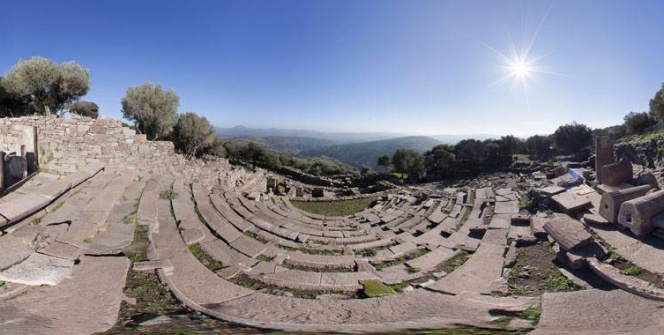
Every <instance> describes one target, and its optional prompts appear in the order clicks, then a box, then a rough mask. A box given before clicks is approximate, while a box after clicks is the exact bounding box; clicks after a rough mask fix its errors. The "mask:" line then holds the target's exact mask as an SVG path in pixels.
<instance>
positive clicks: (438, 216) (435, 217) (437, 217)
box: [427, 209, 447, 224]
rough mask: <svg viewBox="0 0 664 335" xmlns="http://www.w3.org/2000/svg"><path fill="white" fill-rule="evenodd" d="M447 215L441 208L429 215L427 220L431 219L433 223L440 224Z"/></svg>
mask: <svg viewBox="0 0 664 335" xmlns="http://www.w3.org/2000/svg"><path fill="white" fill-rule="evenodd" d="M446 217H447V215H446V214H444V213H443V212H441V211H440V209H436V210H434V211H433V212H432V213H431V214H430V215H429V216H427V220H429V221H430V222H431V223H435V224H439V223H441V222H443V220H445V218H446Z"/></svg>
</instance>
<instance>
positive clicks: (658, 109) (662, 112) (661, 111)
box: [650, 83, 664, 120]
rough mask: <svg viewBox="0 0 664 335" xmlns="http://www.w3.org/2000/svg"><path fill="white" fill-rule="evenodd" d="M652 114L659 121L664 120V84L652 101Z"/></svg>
mask: <svg viewBox="0 0 664 335" xmlns="http://www.w3.org/2000/svg"><path fill="white" fill-rule="evenodd" d="M650 114H651V115H652V116H653V117H654V118H655V119H657V120H664V83H662V87H661V88H660V89H659V91H657V92H656V93H655V96H654V97H653V98H652V99H650Z"/></svg>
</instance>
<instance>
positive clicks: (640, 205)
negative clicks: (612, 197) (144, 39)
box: [618, 191, 664, 236]
mask: <svg viewBox="0 0 664 335" xmlns="http://www.w3.org/2000/svg"><path fill="white" fill-rule="evenodd" d="M663 211H664V191H657V192H654V193H651V194H648V195H645V196H642V197H639V198H636V199H632V200H628V201H625V202H624V203H623V204H622V205H621V206H620V212H619V213H618V223H619V224H620V225H622V226H624V227H626V228H629V230H631V231H632V232H633V233H634V234H636V235H638V236H645V235H647V234H649V233H651V232H652V231H653V230H654V229H655V224H654V222H653V221H652V218H653V217H654V216H656V215H657V214H659V213H661V212H663Z"/></svg>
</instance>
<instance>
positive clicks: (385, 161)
mask: <svg viewBox="0 0 664 335" xmlns="http://www.w3.org/2000/svg"><path fill="white" fill-rule="evenodd" d="M391 164H392V161H391V158H390V155H382V156H380V157H378V165H380V166H382V167H383V171H387V168H388V167H390V165H391Z"/></svg>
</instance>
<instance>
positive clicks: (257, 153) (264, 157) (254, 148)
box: [242, 142, 269, 167]
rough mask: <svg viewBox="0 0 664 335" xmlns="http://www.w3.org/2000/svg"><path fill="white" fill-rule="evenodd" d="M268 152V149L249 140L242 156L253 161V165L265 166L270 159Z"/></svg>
mask: <svg viewBox="0 0 664 335" xmlns="http://www.w3.org/2000/svg"><path fill="white" fill-rule="evenodd" d="M268 154H269V153H268V151H267V150H266V149H265V148H264V147H263V146H261V145H260V144H258V143H256V142H249V144H247V147H246V148H244V150H243V154H242V156H243V157H244V158H245V160H247V161H249V162H251V165H253V167H256V166H257V165H263V166H265V164H266V163H267V161H268Z"/></svg>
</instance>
